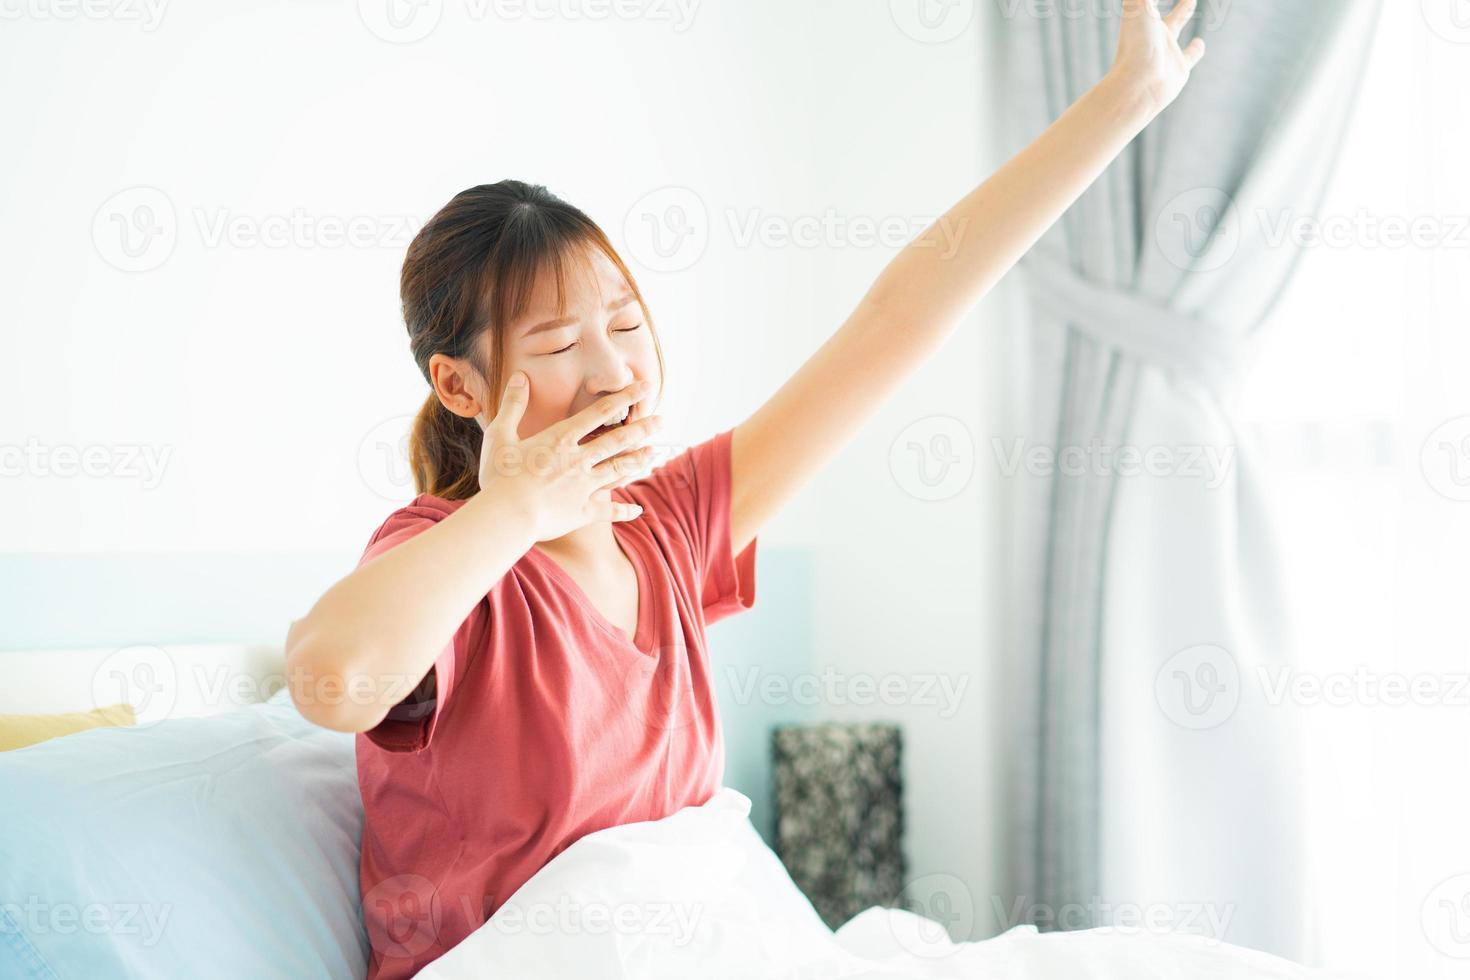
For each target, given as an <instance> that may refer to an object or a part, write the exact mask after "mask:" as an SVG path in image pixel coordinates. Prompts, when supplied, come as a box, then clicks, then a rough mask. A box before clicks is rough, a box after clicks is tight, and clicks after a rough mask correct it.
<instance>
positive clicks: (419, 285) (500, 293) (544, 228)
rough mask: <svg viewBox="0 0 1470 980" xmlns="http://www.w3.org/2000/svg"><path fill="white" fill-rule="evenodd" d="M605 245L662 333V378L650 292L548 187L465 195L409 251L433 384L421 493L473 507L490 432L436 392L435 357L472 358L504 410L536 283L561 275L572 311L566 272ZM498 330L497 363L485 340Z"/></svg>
mask: <svg viewBox="0 0 1470 980" xmlns="http://www.w3.org/2000/svg"><path fill="white" fill-rule="evenodd" d="M589 248H595V249H598V250H599V251H601V252H602V253H603V254H604V255H606V256H607V257H608V258H609V259H610V260H611V261H612V263H613V265H615V266H617V268H618V271H619V272H621V273H622V274H623V278H625V279H626V280H627V281H628V286H629V288H630V289H631V290H632V292H633V295H634V296H636V297H637V299H638V305H639V306H640V307H641V308H642V310H643V316H644V320H645V322H647V324H648V329H649V331H650V332H651V333H653V344H654V350H655V351H656V352H657V354H658V367H659V376H660V380H661V379H662V376H663V371H664V360H663V350H662V348H661V347H660V346H659V343H658V333H657V332H656V331H654V330H653V317H652V316H650V315H649V312H648V305H647V304H646V303H644V301H643V293H642V292H640V291H639V289H638V284H637V283H636V282H634V280H633V276H632V274H631V273H629V272H628V267H627V266H626V265H624V263H623V260H622V259H621V258H620V257H619V256H618V253H617V251H616V250H615V249H614V248H613V246H612V243H611V242H609V241H608V238H607V235H605V234H603V231H602V229H601V228H599V227H598V226H597V224H596V223H595V222H593V221H592V219H591V218H589V217H587V215H586V214H584V213H583V212H582V211H580V210H579V209H577V208H575V207H573V206H572V205H570V204H568V203H566V202H565V201H563V200H561V199H560V198H559V197H557V196H556V195H554V194H552V193H551V192H550V191H548V190H547V189H546V188H545V187H543V186H541V185H539V184H527V183H524V182H522V181H519V180H502V181H500V182H498V183H495V184H481V185H479V186H478V187H471V188H469V189H468V190H464V191H460V192H459V193H458V194H456V195H454V197H453V199H452V200H450V202H449V203H448V204H446V205H444V207H442V208H440V209H439V212H438V213H437V214H435V215H434V217H432V218H430V219H429V221H428V223H426V224H425V225H424V226H423V227H422V228H420V229H419V232H418V234H417V235H415V236H414V239H413V241H412V242H411V243H410V244H409V246H408V254H407V255H406V256H405V257H404V260H403V274H402V277H401V280H400V283H399V293H400V294H401V296H402V298H403V320H404V323H406V324H407V326H408V339H409V347H410V349H411V350H412V351H413V358H414V361H415V362H417V363H418V366H419V370H420V371H422V372H423V375H424V380H426V381H428V382H429V395H428V397H427V398H425V399H424V404H423V406H422V407H421V408H420V409H419V414H418V418H417V419H416V420H415V421H414V425H413V432H412V434H411V435H410V436H409V447H408V458H409V465H410V467H411V468H412V470H413V482H414V486H415V487H416V488H417V492H418V493H429V494H433V495H434V496H436V497H443V498H445V499H446V500H464V499H468V498H469V497H472V496H474V495H475V493H477V492H478V491H479V489H480V446H481V443H482V441H483V438H484V434H483V433H482V432H481V430H480V425H479V423H478V422H476V421H475V419H473V418H465V417H464V416H462V415H457V414H455V413H454V412H451V411H450V410H449V409H448V408H447V407H446V406H445V405H444V403H443V402H442V401H440V400H439V395H438V393H437V392H435V391H434V389H433V378H432V377H431V375H430V374H429V358H430V357H432V356H433V355H434V354H444V355H447V356H449V357H457V358H464V359H467V360H468V361H469V362H470V363H471V364H472V365H474V368H475V370H476V371H478V372H479V373H480V375H481V376H482V377H483V378H484V379H485V381H486V384H487V385H489V386H490V387H491V389H492V391H493V392H494V395H493V401H492V402H491V404H492V405H499V404H500V397H501V394H502V391H503V386H504V384H505V379H504V378H502V377H501V372H502V370H503V367H504V360H505V358H504V351H505V331H506V328H507V326H508V325H509V324H511V323H512V322H514V321H515V319H516V318H517V317H519V316H521V315H522V314H523V313H524V312H525V308H526V306H527V305H528V304H529V302H530V298H531V293H532V289H533V287H534V285H535V282H536V276H537V275H539V274H540V273H541V272H542V271H544V270H546V269H548V268H549V269H551V270H553V271H554V272H555V275H556V296H557V315H558V316H561V315H563V314H564V313H565V312H566V288H565V285H564V280H565V275H566V265H567V263H568V262H569V261H574V260H575V259H576V258H577V257H579V256H580V255H582V254H583V253H584V252H585V250H587V249H589ZM486 331H489V334H490V344H489V348H490V350H489V352H488V356H489V363H485V362H484V356H483V355H484V352H483V351H482V344H481V342H480V337H481V335H482V334H483V333H485V332H486Z"/></svg>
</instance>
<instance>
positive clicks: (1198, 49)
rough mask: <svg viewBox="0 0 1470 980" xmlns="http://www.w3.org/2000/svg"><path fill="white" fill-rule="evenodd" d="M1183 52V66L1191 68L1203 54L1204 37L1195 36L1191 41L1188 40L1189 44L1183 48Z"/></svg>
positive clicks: (1198, 61)
mask: <svg viewBox="0 0 1470 980" xmlns="http://www.w3.org/2000/svg"><path fill="white" fill-rule="evenodd" d="M1183 53H1184V64H1185V66H1186V67H1188V68H1193V67H1194V66H1195V65H1197V64H1199V63H1200V59H1201V58H1203V57H1204V56H1205V39H1204V38H1202V37H1197V38H1195V39H1194V40H1193V41H1190V42H1189V46H1188V47H1186V48H1185V49H1184V52H1183Z"/></svg>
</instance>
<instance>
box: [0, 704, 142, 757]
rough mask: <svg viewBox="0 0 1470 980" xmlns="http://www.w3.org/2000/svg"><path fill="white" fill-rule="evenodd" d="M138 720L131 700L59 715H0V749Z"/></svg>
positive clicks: (15, 747) (131, 723)
mask: <svg viewBox="0 0 1470 980" xmlns="http://www.w3.org/2000/svg"><path fill="white" fill-rule="evenodd" d="M137 723H138V719H137V717H136V716H135V715H134V714H133V706H132V705H131V704H110V705H108V706H107V707H105V708H93V709H92V710H91V711H70V712H67V713H65V714H59V715H0V752H9V751H10V750H11V749H21V748H25V747H26V746H27V745H35V744H36V743H37V742H44V741H46V740H47V739H52V738H59V737H60V736H62V735H70V734H72V733H73V732H84V731H86V730H87V729H89V728H127V727H130V726H132V725H136V724H137Z"/></svg>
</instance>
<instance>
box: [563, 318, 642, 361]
mask: <svg viewBox="0 0 1470 980" xmlns="http://www.w3.org/2000/svg"><path fill="white" fill-rule="evenodd" d="M642 326H643V324H641V323H640V324H638V326H636V327H624V328H623V329H622V330H614V331H613V333H632V332H633V331H634V330H638V329H640V328H641V327H642ZM576 346H577V341H575V340H574V341H572V342H571V343H570V344H567V345H566V346H565V347H563V348H562V349H561V350H553V351H547V352H546V353H547V354H548V355H550V354H565V353H566V352H567V351H569V350H571V349H572V348H573V347H576Z"/></svg>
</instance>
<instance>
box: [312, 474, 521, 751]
mask: <svg viewBox="0 0 1470 980" xmlns="http://www.w3.org/2000/svg"><path fill="white" fill-rule="evenodd" d="M534 537H535V535H534V533H533V532H532V531H531V522H530V521H528V520H526V519H525V518H524V517H523V516H521V515H519V514H517V513H515V511H514V509H513V508H511V507H509V506H508V505H506V504H504V503H503V502H502V500H501V499H499V498H495V497H491V496H490V495H488V494H486V493H485V492H483V491H481V492H480V493H478V494H476V495H475V496H474V497H472V498H470V499H469V500H468V501H466V502H465V503H464V505H463V506H461V507H460V508H459V509H457V510H456V511H455V512H454V513H452V514H450V515H449V516H448V517H445V518H444V519H443V520H441V521H439V522H438V523H437V524H435V525H434V526H433V527H430V528H426V529H425V530H423V531H421V532H420V533H418V534H416V535H414V536H413V537H412V538H409V539H408V540H407V541H404V542H402V543H400V544H396V545H394V546H393V547H391V548H389V549H388V550H387V551H385V552H383V553H382V554H380V555H378V556H376V557H374V558H372V559H370V560H368V561H366V562H364V563H363V564H362V565H360V566H359V567H358V568H356V569H355V570H354V571H353V572H352V573H351V574H349V575H348V576H347V577H346V578H344V579H342V580H341V581H339V582H337V583H336V584H335V585H333V586H332V587H331V588H330V589H328V590H327V591H326V593H325V594H323V595H322V597H321V598H320V599H318V600H317V602H316V604H315V605H314V606H312V607H311V610H310V611H309V612H308V613H307V614H306V615H305V616H303V617H302V618H301V619H298V620H296V621H295V622H293V623H292V624H291V628H290V631H289V632H288V633H287V635H286V679H287V684H288V685H289V687H290V689H291V699H292V701H294V702H295V704H296V707H297V710H299V711H300V712H301V714H302V716H303V717H305V718H306V719H307V720H309V721H311V722H314V723H315V724H318V725H321V726H322V727H324V728H332V729H335V730H337V731H343V732H363V731H367V730H368V729H370V728H372V727H373V726H374V725H376V724H378V722H380V721H382V720H383V718H385V717H386V716H387V714H388V711H389V710H390V709H391V708H392V707H393V706H394V705H395V704H397V703H398V702H400V701H402V700H403V699H404V698H405V697H407V696H408V695H409V693H410V692H414V693H415V694H416V695H418V696H420V697H422V696H426V695H427V692H428V685H427V684H425V683H424V678H425V677H426V676H427V675H428V673H429V669H430V668H431V667H433V666H434V660H435V658H436V657H437V656H438V654H439V652H440V651H441V650H443V649H444V645H445V644H446V643H448V642H449V640H450V638H451V637H453V636H454V632H455V630H457V629H458V628H459V626H460V625H461V624H462V623H463V622H464V621H465V618H466V617H467V616H469V615H470V613H472V612H473V611H474V609H475V606H476V604H477V603H478V602H479V601H480V600H481V599H482V598H484V596H485V594H486V593H487V592H489V591H490V590H491V588H493V587H494V585H495V583H496V582H498V581H499V580H500V579H501V578H502V577H503V576H504V575H505V573H506V572H507V571H509V570H510V568H511V566H512V565H514V564H515V563H516V561H517V560H519V559H520V557H521V556H522V555H524V554H525V553H526V552H527V551H529V550H530V549H531V546H532V545H533V544H535V540H534Z"/></svg>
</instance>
